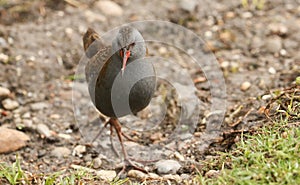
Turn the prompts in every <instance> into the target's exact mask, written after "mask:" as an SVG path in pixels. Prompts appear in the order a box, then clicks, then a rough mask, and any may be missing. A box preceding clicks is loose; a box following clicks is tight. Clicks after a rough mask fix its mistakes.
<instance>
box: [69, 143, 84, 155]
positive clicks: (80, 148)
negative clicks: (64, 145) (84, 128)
mask: <svg viewBox="0 0 300 185" xmlns="http://www.w3.org/2000/svg"><path fill="white" fill-rule="evenodd" d="M85 152H86V146H84V145H77V146H76V147H75V148H74V149H73V152H72V155H73V156H78V157H82V156H83V155H82V154H83V153H85Z"/></svg>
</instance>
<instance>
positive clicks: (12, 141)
mask: <svg viewBox="0 0 300 185" xmlns="http://www.w3.org/2000/svg"><path fill="white" fill-rule="evenodd" d="M0 136H1V137H0V143H1V144H0V154H2V153H8V152H13V151H16V150H18V149H20V148H22V147H24V146H26V143H27V141H29V140H30V138H29V137H28V136H27V135H26V134H24V133H23V132H20V131H17V130H14V129H9V128H4V127H0Z"/></svg>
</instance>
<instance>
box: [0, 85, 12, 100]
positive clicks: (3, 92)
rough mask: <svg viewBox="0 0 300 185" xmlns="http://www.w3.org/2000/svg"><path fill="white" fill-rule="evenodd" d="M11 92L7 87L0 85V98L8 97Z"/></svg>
mask: <svg viewBox="0 0 300 185" xmlns="http://www.w3.org/2000/svg"><path fill="white" fill-rule="evenodd" d="M9 94H10V90H9V89H7V88H5V87H0V98H2V97H7V96H8V95H9Z"/></svg>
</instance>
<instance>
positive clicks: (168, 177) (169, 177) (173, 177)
mask: <svg viewBox="0 0 300 185" xmlns="http://www.w3.org/2000/svg"><path fill="white" fill-rule="evenodd" d="M163 179H164V180H174V181H176V182H180V181H181V178H180V176H179V175H177V174H175V175H173V174H167V175H164V176H163Z"/></svg>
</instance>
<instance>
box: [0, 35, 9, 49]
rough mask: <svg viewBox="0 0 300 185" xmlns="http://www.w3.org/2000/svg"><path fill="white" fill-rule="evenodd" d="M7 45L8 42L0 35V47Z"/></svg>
mask: <svg viewBox="0 0 300 185" xmlns="http://www.w3.org/2000/svg"><path fill="white" fill-rule="evenodd" d="M7 46H8V44H7V42H6V40H5V39H4V38H3V37H0V47H3V48H5V47H7Z"/></svg>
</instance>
